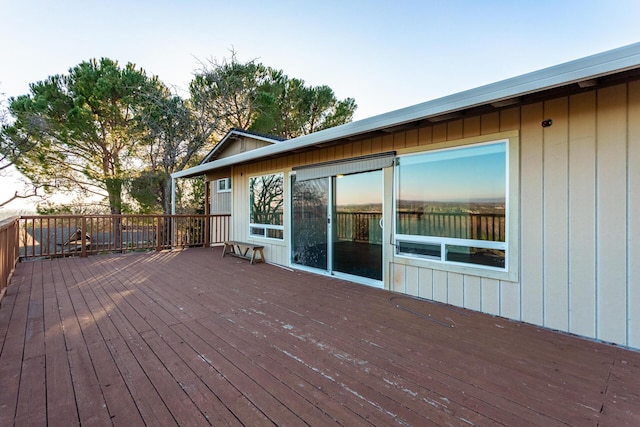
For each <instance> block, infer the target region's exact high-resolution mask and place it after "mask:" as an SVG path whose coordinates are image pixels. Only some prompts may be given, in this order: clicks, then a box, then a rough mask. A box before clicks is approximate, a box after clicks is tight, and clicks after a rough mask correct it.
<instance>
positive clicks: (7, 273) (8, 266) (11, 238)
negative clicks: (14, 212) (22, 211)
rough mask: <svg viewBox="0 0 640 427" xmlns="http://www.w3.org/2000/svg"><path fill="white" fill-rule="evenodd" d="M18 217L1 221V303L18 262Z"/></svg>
mask: <svg viewBox="0 0 640 427" xmlns="http://www.w3.org/2000/svg"><path fill="white" fill-rule="evenodd" d="M18 223H19V220H18V218H17V217H14V218H7V219H5V220H2V221H0V303H1V302H2V297H3V296H4V293H5V290H6V289H7V285H8V284H9V282H10V281H11V276H12V275H13V272H14V270H15V268H16V263H17V262H18V257H19V249H18Z"/></svg>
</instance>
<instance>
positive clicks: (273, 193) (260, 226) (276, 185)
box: [249, 174, 284, 240]
mask: <svg viewBox="0 0 640 427" xmlns="http://www.w3.org/2000/svg"><path fill="white" fill-rule="evenodd" d="M283 190H284V175H283V174H273V175H263V176H257V177H252V178H250V179H249V207H250V212H249V222H250V223H249V235H250V236H252V237H263V238H266V239H277V240H283V239H284V222H283V208H284V191H283Z"/></svg>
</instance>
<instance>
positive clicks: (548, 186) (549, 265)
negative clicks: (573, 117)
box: [525, 98, 569, 331]
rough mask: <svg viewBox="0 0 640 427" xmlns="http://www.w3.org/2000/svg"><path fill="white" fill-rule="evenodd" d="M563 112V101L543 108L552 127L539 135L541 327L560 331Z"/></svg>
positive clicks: (563, 297) (564, 268)
mask: <svg viewBox="0 0 640 427" xmlns="http://www.w3.org/2000/svg"><path fill="white" fill-rule="evenodd" d="M567 111H568V100H567V98H561V99H556V100H553V101H548V102H546V103H545V105H544V114H545V116H546V117H550V118H553V126H551V127H548V128H546V129H545V131H544V135H543V138H544V156H543V162H544V163H543V172H544V184H543V186H544V200H543V206H544V207H543V211H544V219H543V239H544V244H543V251H544V306H545V316H544V317H545V319H544V322H545V326H549V327H551V328H554V329H559V330H562V331H566V330H567V327H568V325H569V312H568V310H567V308H568V306H569V292H568V289H567V277H568V256H567V250H568V246H569V244H568V240H567V237H568V215H569V209H568V199H567V194H568V181H569V180H568V171H567V164H568V154H569V144H568V141H567V133H568V124H569V123H568V120H567ZM525 143H526V142H525ZM525 179H526V178H525Z"/></svg>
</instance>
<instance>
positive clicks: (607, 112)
mask: <svg viewBox="0 0 640 427" xmlns="http://www.w3.org/2000/svg"><path fill="white" fill-rule="evenodd" d="M626 97H627V90H626V85H619V86H613V87H609V88H605V89H600V90H598V117H597V129H598V131H597V132H598V134H597V135H598V142H597V144H598V146H597V154H598V162H597V168H598V176H597V194H598V195H597V197H598V205H597V216H598V218H597V227H598V229H597V237H596V238H597V245H598V246H597V247H598V249H597V250H598V265H597V269H598V276H597V277H598V290H597V292H598V336H597V338H599V339H602V340H605V341H612V342H616V343H624V342H626V320H627V300H626V298H627V256H626V254H627V182H626V177H627V167H626V163H627V162H626V156H627V141H626V139H627V109H626Z"/></svg>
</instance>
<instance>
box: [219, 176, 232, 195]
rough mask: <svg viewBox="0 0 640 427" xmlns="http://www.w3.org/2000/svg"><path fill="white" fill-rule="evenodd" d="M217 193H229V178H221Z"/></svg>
mask: <svg viewBox="0 0 640 427" xmlns="http://www.w3.org/2000/svg"><path fill="white" fill-rule="evenodd" d="M217 188H218V193H228V192H229V191H231V178H222V179H219V180H218V187H217Z"/></svg>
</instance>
